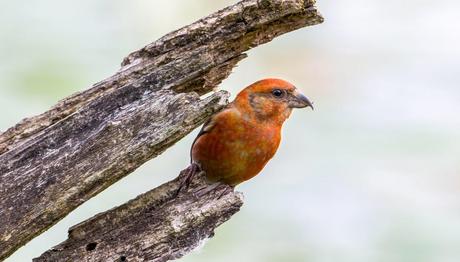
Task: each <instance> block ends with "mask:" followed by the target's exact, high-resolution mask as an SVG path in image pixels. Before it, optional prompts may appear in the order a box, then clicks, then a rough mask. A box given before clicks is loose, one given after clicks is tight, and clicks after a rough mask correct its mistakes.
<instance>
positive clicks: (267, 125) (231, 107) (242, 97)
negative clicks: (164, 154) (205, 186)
mask: <svg viewBox="0 0 460 262" xmlns="http://www.w3.org/2000/svg"><path fill="white" fill-rule="evenodd" d="M304 107H311V108H312V109H313V106H312V103H311V102H310V101H309V100H308V99H307V98H306V97H305V96H304V95H303V94H301V93H300V92H299V91H298V89H297V88H296V87H295V86H293V85H292V84H290V83H288V82H286V81H284V80H280V79H264V80H261V81H258V82H256V83H254V84H252V85H250V86H248V87H246V88H245V89H243V90H242V91H241V92H240V93H239V94H238V95H237V96H236V98H235V100H234V101H233V102H231V103H230V104H228V106H227V107H226V108H225V109H223V110H222V111H220V112H219V113H217V114H215V115H214V116H212V117H211V119H209V120H208V121H207V122H206V123H205V124H204V125H203V127H202V129H201V131H200V132H199V134H198V136H197V137H196V138H195V140H194V142H193V145H192V149H191V152H190V154H191V161H192V166H195V167H197V168H199V169H201V170H203V171H205V173H206V177H207V179H208V180H209V181H211V182H221V183H225V184H227V185H230V186H232V187H233V186H235V185H238V184H240V183H241V182H243V181H246V180H248V179H250V178H252V177H254V176H255V175H257V174H258V173H259V172H260V171H261V170H262V169H263V168H264V166H265V165H266V164H267V162H268V161H269V160H270V159H271V158H272V157H273V155H274V154H275V152H276V150H277V149H278V146H279V144H280V140H281V128H282V125H283V123H284V121H285V120H286V119H287V118H288V117H289V115H290V114H291V111H292V109H293V108H304ZM194 172H195V171H194Z"/></svg>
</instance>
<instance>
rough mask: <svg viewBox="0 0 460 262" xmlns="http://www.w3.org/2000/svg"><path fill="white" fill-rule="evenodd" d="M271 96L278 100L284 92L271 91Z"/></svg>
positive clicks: (278, 90) (279, 90)
mask: <svg viewBox="0 0 460 262" xmlns="http://www.w3.org/2000/svg"><path fill="white" fill-rule="evenodd" d="M272 95H273V96H275V97H278V98H280V97H283V96H284V92H283V90H281V89H273V91H272Z"/></svg>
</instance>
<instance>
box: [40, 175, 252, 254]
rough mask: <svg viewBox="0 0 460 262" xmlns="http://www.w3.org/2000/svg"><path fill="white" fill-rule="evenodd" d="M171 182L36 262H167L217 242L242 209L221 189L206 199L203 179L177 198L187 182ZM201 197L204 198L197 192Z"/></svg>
mask: <svg viewBox="0 0 460 262" xmlns="http://www.w3.org/2000/svg"><path fill="white" fill-rule="evenodd" d="M183 176H184V174H183V173H181V176H179V178H178V179H175V180H173V181H171V182H168V183H166V184H164V185H162V186H160V187H158V188H155V189H154V190H152V191H150V192H148V193H145V194H142V195H140V196H138V197H137V198H136V199H134V200H131V201H129V202H128V203H126V204H124V205H122V206H120V207H117V208H114V209H112V210H109V211H107V212H104V213H101V214H99V215H97V216H95V217H93V218H91V219H89V220H87V221H85V222H83V223H80V224H78V225H76V226H74V227H72V228H71V229H70V230H69V238H68V239H67V240H66V241H64V242H62V243H61V244H59V245H58V246H55V247H54V248H52V249H50V250H49V251H47V252H45V253H44V254H42V255H41V256H40V257H38V258H36V259H34V261H36V262H38V261H43V262H49V261H167V260H172V259H176V258H179V257H181V256H183V255H184V254H186V253H188V252H190V251H191V250H192V249H194V248H195V247H196V246H198V245H199V244H200V243H201V242H202V241H204V240H206V239H207V238H209V237H212V235H213V231H214V228H216V227H217V226H219V225H220V224H222V223H223V222H225V221H226V220H228V219H229V218H230V217H231V216H232V215H233V214H234V213H236V212H237V211H238V210H239V208H240V207H241V205H242V204H243V199H242V194H241V193H238V192H232V193H227V192H230V191H226V190H227V189H228V188H226V187H228V186H224V185H221V186H219V187H216V188H215V189H214V190H212V191H209V192H208V193H206V194H203V196H198V195H196V194H195V193H194V192H200V189H201V190H202V191H203V188H206V189H207V187H206V186H208V185H207V184H206V182H205V180H204V177H203V176H202V174H201V175H200V176H198V177H197V178H196V179H194V180H193V182H194V183H193V184H192V185H191V186H190V188H189V189H188V190H187V191H186V192H184V193H182V191H181V193H180V194H179V196H178V197H176V192H177V190H178V188H179V183H180V181H181V180H182V179H183ZM198 194H200V193H198Z"/></svg>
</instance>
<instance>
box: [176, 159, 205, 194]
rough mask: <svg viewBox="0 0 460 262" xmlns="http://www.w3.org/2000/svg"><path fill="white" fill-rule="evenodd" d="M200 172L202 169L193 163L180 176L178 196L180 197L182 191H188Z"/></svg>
mask: <svg viewBox="0 0 460 262" xmlns="http://www.w3.org/2000/svg"><path fill="white" fill-rule="evenodd" d="M200 172H201V167H200V165H198V164H197V163H192V164H190V166H189V167H187V168H186V169H184V170H183V171H181V174H180V175H179V176H180V180H181V181H180V185H179V188H178V189H177V192H176V196H178V195H179V193H180V192H181V191H182V190H187V189H188V188H189V187H190V183H191V182H192V180H193V178H194V177H195V175H196V174H198V173H200Z"/></svg>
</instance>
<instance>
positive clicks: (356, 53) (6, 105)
mask: <svg viewBox="0 0 460 262" xmlns="http://www.w3.org/2000/svg"><path fill="white" fill-rule="evenodd" d="M234 2H235V1H230V0H225V1H224V0H220V1H216V0H200V1H191V0H167V1H166V0H157V1H147V0H132V1H121V0H110V1H109V0H100V1H94V0H91V1H90V0H83V1H68V0H42V1H25V0H15V1H2V8H1V9H0V40H1V41H0V58H1V63H0V112H2V113H1V117H0V129H1V130H5V129H7V128H8V127H10V126H12V125H14V124H15V123H16V122H18V121H19V120H20V119H22V118H24V117H27V116H32V115H36V114H39V113H41V112H43V111H45V110H47V109H48V108H49V107H50V106H52V105H53V104H55V103H56V102H57V101H58V100H59V99H61V98H63V97H65V96H67V95H70V94H72V93H74V92H76V91H79V90H84V89H86V88H88V87H90V86H91V85H92V84H93V83H95V82H98V81H100V80H102V79H104V78H105V77H107V76H109V75H111V74H113V73H114V72H115V71H116V70H117V69H118V68H119V64H120V62H121V61H122V59H123V57H124V56H126V55H127V54H128V53H129V52H131V51H133V50H136V49H138V48H140V47H142V46H143V45H145V44H147V43H149V42H151V41H153V40H155V39H157V38H159V37H160V36H162V35H164V34H165V33H168V32H170V31H172V30H174V29H177V28H179V27H181V26H184V25H186V24H189V23H191V22H193V21H195V20H196V19H199V18H201V17H202V16H205V15H207V14H209V13H211V12H213V11H216V10H218V9H220V8H222V7H224V6H226V5H229V4H232V3H234ZM318 6H319V8H320V10H321V12H322V13H323V14H324V16H325V17H326V22H325V23H324V24H322V25H319V26H315V27H310V28H306V29H301V30H299V31H295V32H292V33H290V34H287V35H284V36H282V37H279V38H277V39H275V40H274V41H273V42H271V43H268V44H266V45H263V46H260V47H258V48H256V49H254V50H251V51H250V52H249V58H247V59H245V60H244V61H242V62H241V63H240V64H239V66H238V67H237V68H236V69H235V70H234V73H233V74H232V75H231V76H230V77H229V78H228V79H227V80H225V81H224V82H223V83H222V84H221V88H223V89H227V90H230V91H231V92H232V94H235V93H236V92H237V91H238V90H240V89H241V88H243V87H245V86H246V85H248V84H250V83H252V82H254V81H256V80H258V79H261V78H265V77H281V78H284V79H286V80H289V81H291V82H292V83H294V84H295V85H297V86H298V87H300V88H301V89H302V90H303V92H304V93H305V94H307V96H309V97H310V98H311V100H313V101H314V102H315V111H313V112H312V111H310V110H298V111H295V112H294V113H293V115H292V116H291V118H290V119H289V121H288V123H287V124H286V125H285V129H284V133H283V139H284V140H283V142H282V145H281V147H280V150H279V151H278V153H277V155H276V156H275V158H274V159H273V161H271V162H270V163H269V164H268V165H267V166H266V168H265V169H264V170H263V172H262V173H261V175H259V176H258V177H256V178H254V179H252V180H250V181H249V182H247V183H245V184H243V185H241V186H240V187H238V190H240V191H243V192H244V194H245V199H246V201H245V205H244V207H243V208H242V210H241V212H239V213H238V214H236V215H235V216H234V217H233V219H231V220H230V221H229V222H227V223H225V224H224V225H223V226H222V227H220V228H219V229H218V230H217V231H216V236H215V237H214V238H213V239H211V240H209V241H208V242H207V243H206V245H204V247H202V248H200V249H199V250H197V251H195V252H193V254H192V255H189V256H186V257H185V258H183V259H182V260H181V261H186V262H194V261H205V262H206V261H241V262H246V261H248V262H249V261H267V262H271V261H273V262H276V261H318V262H329V261H331V262H332V261H341V262H342V261H353V262H369V261H382V262H383V261H385V262H388V261H392V262H393V261H404V262H407V261H414V262H425V261H427V262H428V261H436V262H451V261H452V262H458V261H460V198H459V195H460V194H459V188H460V177H459V172H460V161H459V156H460V132H459V130H460V117H459V114H460V84H459V83H460V30H459V28H458V25H459V24H460V17H459V16H458V10H459V8H460V2H458V1H454V0H445V1H427V0H418V1H416V0H407V1H399V0H398V1H397V0H385V1H384V0H355V1H331V0H319V3H318ZM196 132H197V130H196V131H195V132H194V133H192V134H191V135H189V136H187V137H186V138H185V139H183V140H182V141H180V142H179V143H177V145H175V146H174V147H172V148H170V149H169V150H167V151H166V152H165V153H164V154H163V155H161V156H160V157H157V158H156V159H153V160H152V161H149V162H148V163H147V164H145V165H144V166H142V167H141V168H139V169H138V170H137V171H136V172H135V173H133V174H131V175H129V176H128V177H126V178H124V179H123V180H121V181H119V182H118V183H116V184H115V185H114V186H112V187H110V188H109V189H108V190H106V191H104V192H103V193H101V194H100V195H98V196H97V197H95V198H93V199H91V200H90V201H88V202H86V203H85V204H84V205H82V206H81V207H79V208H78V209H77V210H75V211H74V212H72V213H71V214H70V215H68V216H67V217H66V218H65V219H63V220H62V221H60V222H59V223H58V224H57V225H56V226H54V227H53V228H52V229H50V230H48V231H47V232H45V233H44V234H42V235H41V236H39V237H37V238H36V239H34V240H33V241H31V242H30V243H29V244H27V245H26V246H24V247H23V248H21V249H20V250H19V251H17V252H16V253H15V254H14V255H13V256H11V257H10V258H9V259H8V260H7V261H10V262H13V261H29V260H30V259H31V258H33V257H37V256H39V255H40V254H41V253H42V252H44V251H45V250H47V249H48V248H50V247H51V246H53V245H56V244H58V243H59V242H61V241H63V240H64V239H66V235H67V229H68V228H69V227H70V226H72V225H74V224H76V223H78V222H80V221H82V220H83V219H86V218H89V217H91V216H93V215H95V214H96V213H98V212H101V211H104V210H107V209H109V208H111V207H113V206H116V205H119V204H122V203H123V202H125V201H127V200H129V199H131V198H133V197H135V196H137V195H138V194H140V193H142V192H145V191H147V190H149V189H151V188H153V187H156V186H158V185H159V184H161V183H162V182H165V181H168V180H170V179H172V178H174V177H175V176H176V175H177V174H178V172H179V171H180V170H181V169H182V168H184V167H185V166H186V165H187V163H188V152H189V151H188V150H189V147H190V145H191V143H192V140H193V138H194V136H195V135H196Z"/></svg>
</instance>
